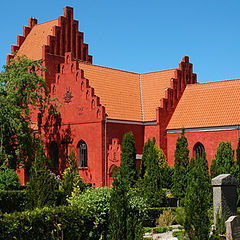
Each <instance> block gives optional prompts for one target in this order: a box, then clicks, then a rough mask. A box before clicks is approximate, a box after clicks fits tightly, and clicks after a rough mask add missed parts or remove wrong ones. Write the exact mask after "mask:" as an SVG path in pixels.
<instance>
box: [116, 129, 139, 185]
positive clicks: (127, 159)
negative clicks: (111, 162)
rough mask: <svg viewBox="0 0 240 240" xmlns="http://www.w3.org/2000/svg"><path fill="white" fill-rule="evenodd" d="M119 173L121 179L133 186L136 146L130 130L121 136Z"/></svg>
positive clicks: (136, 176)
mask: <svg viewBox="0 0 240 240" xmlns="http://www.w3.org/2000/svg"><path fill="white" fill-rule="evenodd" d="M119 175H120V176H121V181H125V182H126V184H127V185H128V186H130V187H132V186H134V184H136V181H137V179H138V173H137V165H136V148H135V141H134V136H133V133H132V132H129V133H126V134H125V135H124V136H123V140H122V151H121V163H120V173H119Z"/></svg>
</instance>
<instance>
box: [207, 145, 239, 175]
mask: <svg viewBox="0 0 240 240" xmlns="http://www.w3.org/2000/svg"><path fill="white" fill-rule="evenodd" d="M234 168H235V164H234V150H233V149H232V146H231V142H230V141H229V142H228V141H227V142H220V143H219V145H218V148H217V153H216V155H215V159H213V160H212V163H211V169H210V173H211V178H214V177H216V176H218V175H219V174H225V173H228V174H232V175H235V174H234V172H235V169H234Z"/></svg>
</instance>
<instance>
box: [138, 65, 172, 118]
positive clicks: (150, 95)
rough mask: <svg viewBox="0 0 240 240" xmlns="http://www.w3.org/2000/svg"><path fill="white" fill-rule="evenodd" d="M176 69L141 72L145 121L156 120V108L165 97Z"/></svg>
mask: <svg viewBox="0 0 240 240" xmlns="http://www.w3.org/2000/svg"><path fill="white" fill-rule="evenodd" d="M174 74H175V69H169V70H164V71H158V72H150V73H143V74H141V87H142V100H143V113H144V121H152V120H156V108H157V107H159V106H160V99H161V98H164V97H165V89H166V88H168V87H170V80H171V78H174Z"/></svg>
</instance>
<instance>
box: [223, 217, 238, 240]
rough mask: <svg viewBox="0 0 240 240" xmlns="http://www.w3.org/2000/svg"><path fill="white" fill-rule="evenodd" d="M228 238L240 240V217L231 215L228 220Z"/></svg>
mask: <svg viewBox="0 0 240 240" xmlns="http://www.w3.org/2000/svg"><path fill="white" fill-rule="evenodd" d="M226 234H227V237H228V238H227V239H232V240H240V217H239V216H231V217H229V218H228V220H227V221H226Z"/></svg>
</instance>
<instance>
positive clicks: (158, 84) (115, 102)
mask: <svg viewBox="0 0 240 240" xmlns="http://www.w3.org/2000/svg"><path fill="white" fill-rule="evenodd" d="M79 67H80V69H82V70H84V76H85V78H87V79H88V80H89V84H90V86H91V87H93V88H94V89H95V95H97V96H99V97H100V102H101V104H102V105H103V106H104V107H105V108H106V113H107V114H108V116H107V118H110V119H118V120H129V121H143V118H144V121H156V108H157V107H159V106H160V99H161V98H162V97H165V88H167V87H170V80H171V78H172V77H174V73H175V69H170V70H164V71H158V72H151V73H143V74H137V73H132V72H126V71H122V70H118V69H112V68H107V67H102V66H97V65H90V64H85V63H83V62H80V63H79ZM140 77H141V91H142V103H143V105H142V106H141V91H140ZM142 107H143V115H144V116H143V118H142Z"/></svg>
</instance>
